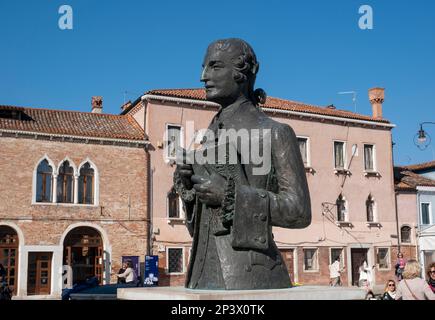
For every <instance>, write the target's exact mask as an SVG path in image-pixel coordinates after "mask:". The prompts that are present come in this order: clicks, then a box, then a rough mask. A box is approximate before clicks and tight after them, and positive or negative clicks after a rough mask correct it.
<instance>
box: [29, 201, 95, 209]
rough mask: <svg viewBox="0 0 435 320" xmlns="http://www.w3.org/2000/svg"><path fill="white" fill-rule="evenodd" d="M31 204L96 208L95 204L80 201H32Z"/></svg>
mask: <svg viewBox="0 0 435 320" xmlns="http://www.w3.org/2000/svg"><path fill="white" fill-rule="evenodd" d="M32 206H59V207H77V208H86V207H88V208H98V207H99V206H98V205H96V204H81V203H59V202H32Z"/></svg>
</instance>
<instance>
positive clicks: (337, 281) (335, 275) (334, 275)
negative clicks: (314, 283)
mask: <svg viewBox="0 0 435 320" xmlns="http://www.w3.org/2000/svg"><path fill="white" fill-rule="evenodd" d="M343 271H344V268H341V266H340V257H339V256H338V257H337V258H335V261H334V262H333V263H331V264H330V265H329V278H330V285H331V286H332V287H336V286H340V287H341V273H342V272H343Z"/></svg>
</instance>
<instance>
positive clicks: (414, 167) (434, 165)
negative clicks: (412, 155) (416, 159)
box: [403, 161, 435, 171]
mask: <svg viewBox="0 0 435 320" xmlns="http://www.w3.org/2000/svg"><path fill="white" fill-rule="evenodd" d="M403 168H406V169H408V170H410V171H420V170H426V169H435V161H430V162H425V163H419V164H413V165H410V166H403Z"/></svg>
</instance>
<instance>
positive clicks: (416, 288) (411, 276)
mask: <svg viewBox="0 0 435 320" xmlns="http://www.w3.org/2000/svg"><path fill="white" fill-rule="evenodd" d="M402 258H403V256H402ZM401 269H402V268H401ZM420 274H421V267H420V264H419V263H418V261H416V260H409V261H408V262H406V263H405V266H404V267H403V270H402V271H401V272H400V278H399V277H398V284H397V285H396V281H394V280H388V282H387V284H386V286H385V292H384V295H383V296H382V299H383V300H435V263H431V264H430V265H429V267H428V269H427V278H428V280H427V281H425V280H424V279H422V278H420ZM396 275H397V274H396Z"/></svg>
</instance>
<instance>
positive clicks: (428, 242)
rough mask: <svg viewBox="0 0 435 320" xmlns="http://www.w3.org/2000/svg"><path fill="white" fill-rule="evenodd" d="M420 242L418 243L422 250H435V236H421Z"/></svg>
mask: <svg viewBox="0 0 435 320" xmlns="http://www.w3.org/2000/svg"><path fill="white" fill-rule="evenodd" d="M418 242H419V243H418V245H419V246H420V250H423V251H430V250H435V236H429V237H420V238H419V241H418Z"/></svg>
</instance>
